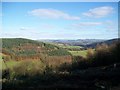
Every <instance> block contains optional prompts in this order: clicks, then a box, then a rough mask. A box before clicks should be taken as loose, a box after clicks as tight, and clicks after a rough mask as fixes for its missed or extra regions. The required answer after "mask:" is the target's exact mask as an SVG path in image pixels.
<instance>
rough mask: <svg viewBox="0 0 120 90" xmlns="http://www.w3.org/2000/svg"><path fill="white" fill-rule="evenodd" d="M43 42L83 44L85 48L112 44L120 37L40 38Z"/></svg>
mask: <svg viewBox="0 0 120 90" xmlns="http://www.w3.org/2000/svg"><path fill="white" fill-rule="evenodd" d="M39 41H43V42H50V43H61V44H68V45H72V46H82V47H84V48H95V47H96V46H97V45H98V44H99V45H101V44H103V43H104V44H107V45H110V44H112V43H115V42H117V41H120V38H115V39H110V40H105V39H77V40H39Z"/></svg>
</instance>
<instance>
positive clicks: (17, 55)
mask: <svg viewBox="0 0 120 90" xmlns="http://www.w3.org/2000/svg"><path fill="white" fill-rule="evenodd" d="M2 53H3V54H5V55H8V56H10V57H9V58H11V59H15V60H24V59H41V57H44V56H67V55H71V54H70V53H69V52H68V51H67V50H65V49H62V48H60V47H57V46H55V45H51V44H46V43H43V42H38V41H35V40H30V39H23V38H3V39H2Z"/></svg>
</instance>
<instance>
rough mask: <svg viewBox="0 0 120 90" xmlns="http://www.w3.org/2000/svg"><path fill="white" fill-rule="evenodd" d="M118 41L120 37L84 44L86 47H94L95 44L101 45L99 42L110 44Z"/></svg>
mask: <svg viewBox="0 0 120 90" xmlns="http://www.w3.org/2000/svg"><path fill="white" fill-rule="evenodd" d="M118 41H119V42H120V38H115V39H110V40H106V41H102V42H96V43H92V44H89V45H86V47H87V48H95V47H96V46H97V45H101V44H106V45H111V44H113V43H117V42H118Z"/></svg>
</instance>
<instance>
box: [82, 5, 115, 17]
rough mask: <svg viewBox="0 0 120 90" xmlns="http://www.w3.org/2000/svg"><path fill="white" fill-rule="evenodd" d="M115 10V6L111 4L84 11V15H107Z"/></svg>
mask: <svg viewBox="0 0 120 90" xmlns="http://www.w3.org/2000/svg"><path fill="white" fill-rule="evenodd" d="M112 12H113V8H112V7H110V6H104V7H98V8H94V9H90V10H89V11H88V12H85V13H83V15H85V16H88V17H95V18H100V17H105V16H107V15H109V14H111V13H112Z"/></svg>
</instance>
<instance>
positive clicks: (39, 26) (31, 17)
mask: <svg viewBox="0 0 120 90" xmlns="http://www.w3.org/2000/svg"><path fill="white" fill-rule="evenodd" d="M1 17H2V34H1V35H0V37H3V38H4V37H7V38H20V37H22V38H29V39H111V38H117V37H118V22H117V21H118V3H117V2H116V3H115V2H114V3H113V2H111V3H110V2H96V3H93V2H92V3H90V2H74V3H73V2H56V3H55V2H34V3H33V2H26V3H25V2H16V3H15V2H3V3H2V15H1Z"/></svg>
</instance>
